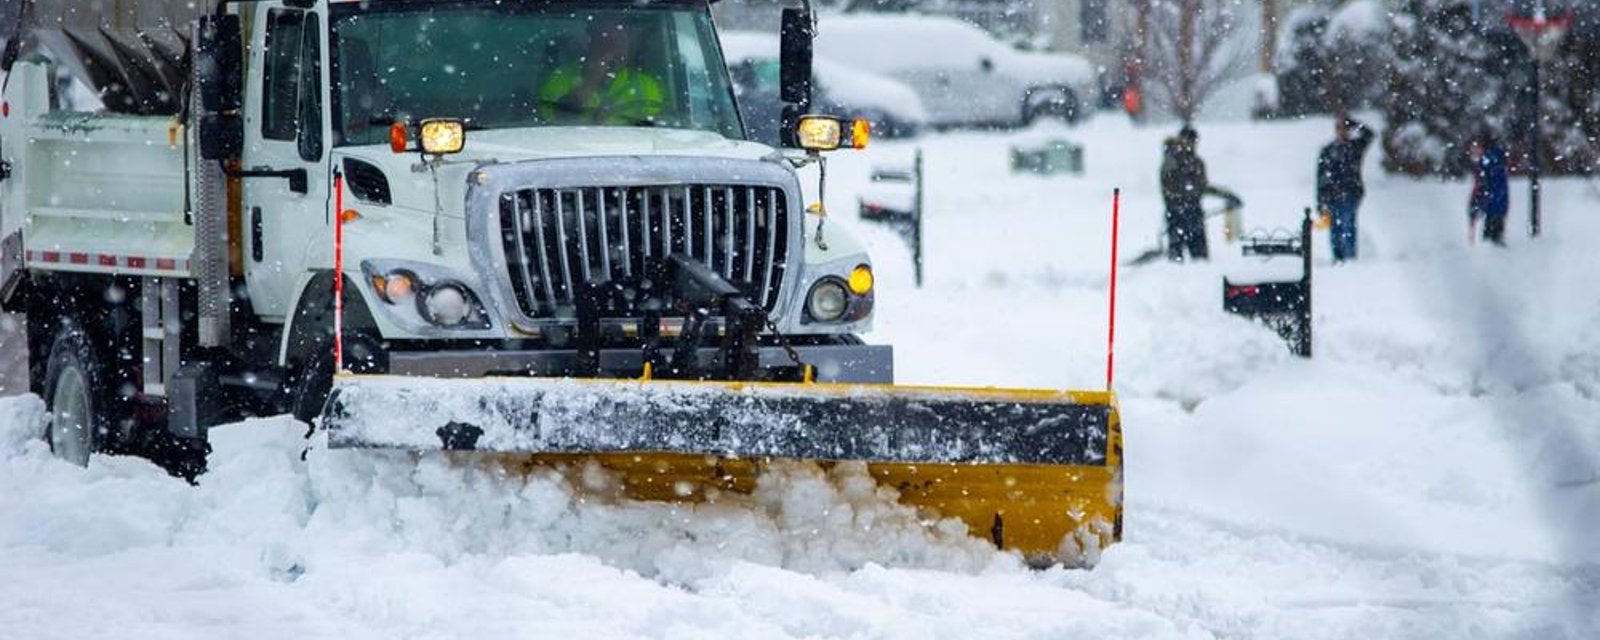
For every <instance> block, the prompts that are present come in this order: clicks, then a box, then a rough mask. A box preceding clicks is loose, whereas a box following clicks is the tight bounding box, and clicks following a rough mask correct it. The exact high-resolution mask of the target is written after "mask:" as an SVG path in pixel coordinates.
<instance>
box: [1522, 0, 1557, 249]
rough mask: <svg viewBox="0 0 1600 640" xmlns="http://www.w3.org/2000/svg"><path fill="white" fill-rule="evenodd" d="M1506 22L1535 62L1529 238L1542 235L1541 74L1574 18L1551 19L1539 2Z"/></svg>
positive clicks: (1529, 149) (1529, 136) (1531, 126)
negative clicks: (1540, 178)
mask: <svg viewBox="0 0 1600 640" xmlns="http://www.w3.org/2000/svg"><path fill="white" fill-rule="evenodd" d="M1506 21H1507V22H1509V23H1510V24H1511V29H1512V30H1513V31H1516V32H1517V37H1519V38H1521V39H1522V43H1523V44H1524V45H1526V46H1527V47H1528V54H1529V55H1530V57H1532V58H1533V121H1532V123H1531V124H1530V125H1529V127H1528V179H1529V182H1528V193H1529V198H1530V200H1531V203H1530V206H1529V213H1528V235H1530V236H1534V237H1537V236H1538V235H1539V169H1540V167H1539V165H1540V159H1539V120H1540V118H1541V116H1540V113H1541V112H1542V111H1543V110H1542V109H1541V108H1540V102H1541V101H1542V98H1541V96H1542V95H1543V94H1544V92H1543V91H1542V89H1543V87H1542V86H1541V85H1540V84H1539V77H1540V75H1541V74H1540V71H1541V70H1542V67H1543V66H1544V65H1545V63H1547V62H1549V61H1550V60H1551V59H1552V58H1554V57H1555V55H1556V49H1557V48H1558V47H1560V46H1561V39H1562V38H1564V37H1566V35H1567V31H1568V30H1569V29H1571V28H1572V14H1571V13H1570V12H1562V13H1560V14H1557V15H1550V14H1549V13H1547V12H1546V10H1545V7H1544V3H1543V2H1537V3H1535V4H1534V6H1533V8H1532V9H1531V10H1528V11H1526V12H1522V13H1519V12H1518V11H1516V10H1513V11H1511V12H1510V13H1509V14H1507V16H1506Z"/></svg>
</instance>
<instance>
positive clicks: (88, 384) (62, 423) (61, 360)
mask: <svg viewBox="0 0 1600 640" xmlns="http://www.w3.org/2000/svg"><path fill="white" fill-rule="evenodd" d="M105 377H106V376H105V375H104V368H103V363H102V361H101V360H100V359H99V358H97V357H96V353H95V350H94V348H93V346H92V345H90V344H89V341H88V336H87V335H86V334H85V333H84V332H83V330H82V329H79V328H77V327H76V326H74V325H73V324H71V323H66V324H63V325H62V326H61V328H60V329H59V330H57V331H56V337H55V340H54V341H53V342H52V343H51V345H50V360H49V362H48V364H46V366H45V378H44V397H45V401H46V402H47V403H48V405H49V423H50V424H49V428H48V429H46V431H45V440H46V441H47V442H49V443H50V450H51V451H52V452H54V453H55V455H56V457H57V458H61V459H62V460H66V461H67V462H71V463H73V464H76V465H78V466H87V465H88V464H89V454H91V453H94V452H96V451H100V450H102V448H103V447H104V446H105V443H106V442H107V441H108V440H109V439H110V434H111V427H112V423H111V419H110V418H111V412H110V408H111V406H110V405H111V403H110V396H109V394H108V393H107V392H106V382H107V381H106V379H105Z"/></svg>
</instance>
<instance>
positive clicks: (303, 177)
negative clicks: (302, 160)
mask: <svg viewBox="0 0 1600 640" xmlns="http://www.w3.org/2000/svg"><path fill="white" fill-rule="evenodd" d="M228 177H230V178H285V179H287V180H288V181H289V190H290V191H293V192H295V193H300V194H303V193H306V192H307V191H309V190H310V188H309V184H310V178H309V174H307V173H306V170H305V169H271V168H268V167H255V168H252V169H245V170H242V171H237V170H235V171H229V172H228Z"/></svg>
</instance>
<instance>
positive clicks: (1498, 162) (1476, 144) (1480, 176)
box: [1467, 134, 1511, 246]
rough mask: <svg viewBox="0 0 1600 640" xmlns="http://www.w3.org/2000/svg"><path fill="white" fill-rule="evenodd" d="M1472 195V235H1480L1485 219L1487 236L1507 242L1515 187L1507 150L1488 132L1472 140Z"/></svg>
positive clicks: (1469, 219) (1499, 242)
mask: <svg viewBox="0 0 1600 640" xmlns="http://www.w3.org/2000/svg"><path fill="white" fill-rule="evenodd" d="M1471 153H1472V164H1473V169H1474V171H1473V179H1472V198H1471V200H1469V201H1468V204H1467V225H1468V226H1467V228H1468V230H1469V231H1468V236H1467V237H1468V238H1471V237H1473V236H1475V235H1477V226H1478V220H1479V219H1480V218H1481V219H1483V239H1484V240H1488V241H1489V242H1493V243H1495V244H1497V245H1500V246H1505V244H1506V212H1507V211H1509V210H1510V208H1511V187H1510V184H1509V176H1508V174H1507V171H1506V150H1505V149H1504V148H1503V147H1501V146H1500V143H1499V142H1498V141H1496V140H1495V139H1494V137H1493V136H1491V135H1488V134H1485V135H1482V136H1479V137H1478V139H1477V140H1474V141H1473V142H1472V147H1471Z"/></svg>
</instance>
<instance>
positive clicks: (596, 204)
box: [500, 184, 789, 317]
mask: <svg viewBox="0 0 1600 640" xmlns="http://www.w3.org/2000/svg"><path fill="white" fill-rule="evenodd" d="M787 204H788V201H787V199H786V198H785V197H784V193H783V190H782V189H778V188H775V187H768V186H748V185H726V184H692V185H672V186H646V187H573V188H559V189H556V188H529V189H518V190H515V191H510V192H506V193H504V194H503V195H501V197H500V235H501V238H502V241H503V242H504V244H505V253H506V263H507V268H508V269H509V270H510V276H511V283H512V288H513V290H514V291H515V293H516V298H517V304H518V305H519V306H520V307H521V308H522V311H523V313H525V314H527V315H528V316H529V317H549V316H556V315H568V314H569V313H570V311H571V310H572V308H573V306H574V305H575V300H576V296H577V293H578V291H579V290H580V289H579V287H580V286H581V284H582V283H585V282H595V281H605V280H612V279H616V278H627V277H630V276H636V275H637V276H643V275H645V274H644V265H645V264H646V263H647V262H648V261H650V260H658V259H661V258H664V257H665V256H667V255H671V254H674V253H683V254H686V255H688V256H691V257H692V258H694V259H696V260H699V261H701V262H703V263H705V265H706V266H708V267H710V268H711V269H713V270H714V271H716V272H717V273H719V274H721V275H722V277H723V278H724V279H726V280H727V281H728V282H730V283H732V284H733V285H734V286H736V287H738V288H739V289H740V290H741V291H743V292H744V293H745V294H746V295H748V296H749V297H750V299H751V300H752V301H755V302H757V303H758V304H760V305H762V306H763V307H764V308H766V309H767V310H768V311H771V310H772V309H773V306H774V305H776V304H777V302H778V289H779V288H780V287H781V286H782V282H783V269H784V259H785V254H786V253H787V251H788V216H789V212H788V207H787Z"/></svg>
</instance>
